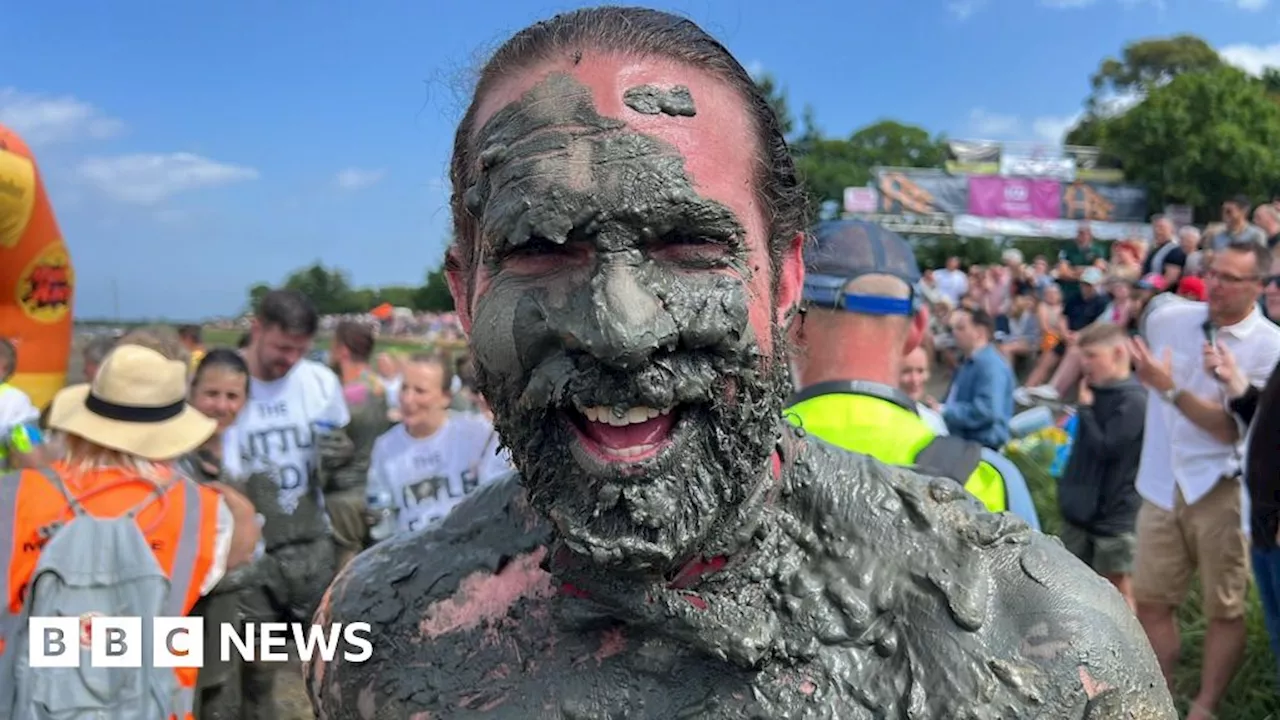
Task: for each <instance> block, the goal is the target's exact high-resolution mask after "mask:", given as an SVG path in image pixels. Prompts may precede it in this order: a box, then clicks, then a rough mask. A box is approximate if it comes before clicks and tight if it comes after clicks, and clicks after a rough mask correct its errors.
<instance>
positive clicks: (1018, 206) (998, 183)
mask: <svg viewBox="0 0 1280 720" xmlns="http://www.w3.org/2000/svg"><path fill="white" fill-rule="evenodd" d="M969 214H970V215H976V216H978V217H988V218H1013V219H1017V220H1028V219H1038V220H1057V219H1058V218H1061V217H1062V183H1060V182H1058V181H1057V180H1032V179H1030V178H1010V177H1000V176H997V175H985V176H984V175H974V176H972V177H970V178H969Z"/></svg>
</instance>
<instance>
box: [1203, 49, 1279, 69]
mask: <svg viewBox="0 0 1280 720" xmlns="http://www.w3.org/2000/svg"><path fill="white" fill-rule="evenodd" d="M1218 54H1219V55H1221V56H1222V59H1223V60H1226V61H1227V62H1229V63H1231V64H1232V65H1235V66H1236V67H1238V68H1240V69H1241V70H1244V71H1245V72H1247V73H1251V74H1253V75H1261V74H1262V69H1263V68H1269V67H1271V68H1278V69H1280V43H1276V44H1274V45H1265V46H1263V45H1228V46H1226V47H1224V48H1222V49H1221V50H1219V51H1218Z"/></svg>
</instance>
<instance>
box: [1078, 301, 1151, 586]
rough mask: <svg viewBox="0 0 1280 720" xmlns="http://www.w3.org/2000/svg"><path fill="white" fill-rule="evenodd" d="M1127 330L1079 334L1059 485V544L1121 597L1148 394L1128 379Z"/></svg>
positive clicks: (1093, 329)
mask: <svg viewBox="0 0 1280 720" xmlns="http://www.w3.org/2000/svg"><path fill="white" fill-rule="evenodd" d="M1128 341H1129V335H1128V332H1127V331H1126V329H1125V328H1124V326H1121V325H1113V324H1111V323H1095V324H1093V325H1090V326H1089V327H1087V328H1085V329H1084V330H1082V331H1081V332H1080V335H1079V336H1078V346H1079V347H1080V351H1081V355H1082V359H1083V368H1084V378H1083V380H1082V381H1081V383H1080V390H1079V400H1078V409H1077V419H1078V423H1079V425H1078V430H1077V435H1076V440H1075V443H1074V445H1073V446H1072V448H1071V457H1070V459H1069V460H1068V461H1067V467H1066V469H1065V470H1064V471H1063V474H1062V479H1061V480H1060V481H1059V483H1058V506H1059V509H1060V510H1061V511H1062V518H1063V528H1062V532H1061V535H1060V536H1061V538H1062V543H1063V544H1064V545H1066V547H1067V549H1068V550H1070V551H1071V552H1072V553H1073V554H1074V555H1075V556H1076V557H1078V558H1080V559H1081V560H1083V561H1084V562H1086V563H1088V564H1089V566H1090V567H1092V568H1093V569H1094V570H1095V571H1097V573H1098V574H1099V575H1101V576H1103V577H1105V578H1106V579H1107V580H1108V581H1110V582H1111V584H1113V585H1115V587H1116V589H1117V590H1119V591H1120V593H1121V594H1122V595H1124V597H1125V599H1126V600H1127V601H1128V602H1129V605H1130V607H1133V606H1134V605H1133V591H1132V588H1131V587H1130V577H1131V575H1132V573H1133V557H1134V546H1135V539H1136V523H1137V518H1138V508H1139V506H1140V505H1141V504H1142V500H1141V497H1140V496H1139V495H1138V491H1137V489H1136V488H1135V487H1134V482H1135V480H1136V479H1137V476H1138V461H1139V459H1140V457H1141V455H1142V436H1143V430H1144V427H1145V420H1146V412H1147V392H1146V390H1145V389H1144V388H1143V387H1142V385H1141V384H1140V383H1139V382H1138V381H1137V380H1136V379H1135V378H1134V377H1133V376H1132V374H1131V371H1130V357H1129V349H1128Z"/></svg>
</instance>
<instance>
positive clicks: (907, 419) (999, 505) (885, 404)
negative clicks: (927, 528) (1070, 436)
mask: <svg viewBox="0 0 1280 720" xmlns="http://www.w3.org/2000/svg"><path fill="white" fill-rule="evenodd" d="M786 414H787V418H788V419H789V420H790V421H791V422H792V424H793V425H795V426H797V427H800V428H802V429H804V431H805V432H807V433H809V434H812V435H814V436H815V437H818V438H821V439H823V440H825V441H827V442H829V443H831V444H832V445H837V446H839V447H842V448H844V449H846V450H850V451H852V452H856V453H862V454H863V455H870V456H871V457H874V458H875V459H877V460H879V461H880V462H882V463H885V464H886V465H896V466H899V467H912V468H917V469H919V470H920V471H922V472H924V473H926V474H930V475H935V476H939V477H949V478H951V479H953V480H955V481H956V482H958V483H961V484H962V485H964V489H965V490H968V491H969V493H970V494H972V495H973V496H974V497H976V498H977V499H978V500H979V501H981V502H982V504H983V505H986V506H987V509H988V510H990V511H991V512H996V513H999V512H1004V511H1005V510H1008V509H1009V501H1008V496H1007V494H1006V492H1005V486H1004V477H1003V476H1002V475H1001V474H1000V471H999V470H997V469H996V468H995V467H993V466H992V465H990V464H989V463H987V462H985V461H983V460H982V459H981V455H982V447H981V446H980V445H979V444H978V443H975V442H970V441H968V440H963V439H961V438H956V437H949V436H945V435H938V434H936V433H935V432H934V431H933V428H931V427H929V425H928V424H927V423H926V422H925V421H924V419H922V418H921V417H920V415H919V412H918V411H917V410H916V404H915V401H913V400H911V398H909V397H907V396H906V394H904V393H902V392H901V391H899V390H897V389H896V388H891V387H888V386H885V385H881V384H879V383H871V382H864V381H850V382H843V381H836V382H825V383H818V384H817V385H814V386H812V387H809V388H806V389H805V390H803V391H801V392H800V393H799V394H798V395H796V397H795V398H793V400H792V402H791V405H790V407H789V408H788V409H787V411H786Z"/></svg>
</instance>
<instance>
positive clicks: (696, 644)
mask: <svg viewBox="0 0 1280 720" xmlns="http://www.w3.org/2000/svg"><path fill="white" fill-rule="evenodd" d="M780 453H781V456H782V462H783V470H782V477H781V481H780V486H779V487H778V493H777V494H776V495H775V496H774V497H773V498H772V501H771V502H770V503H768V504H766V507H765V509H764V511H763V513H762V515H763V517H762V519H761V520H760V522H759V523H758V524H757V525H756V526H755V527H754V530H753V531H752V532H751V533H750V536H749V538H748V539H747V542H746V543H745V545H744V546H743V547H742V550H741V551H740V552H738V553H737V554H735V555H733V556H731V557H729V558H726V559H725V562H724V563H723V565H718V564H715V563H711V564H712V565H713V567H711V568H710V570H709V571H708V569H707V568H706V567H693V566H701V565H704V564H703V563H694V564H692V565H691V566H690V567H686V568H685V570H684V571H682V572H680V573H676V575H675V576H674V577H672V578H670V579H664V580H654V579H653V578H651V577H642V576H637V575H635V574H631V573H621V572H613V571H608V570H605V569H603V568H602V566H601V565H599V564H597V563H596V562H595V561H594V560H593V559H592V558H591V557H590V556H583V555H581V554H578V553H575V552H573V551H572V550H571V549H570V548H568V547H567V546H566V544H565V543H564V542H563V538H562V537H561V535H560V534H559V533H558V532H557V531H556V530H555V529H554V528H552V527H551V526H549V525H548V524H546V523H545V522H544V521H543V520H542V519H541V517H540V516H539V514H538V513H536V512H534V511H533V510H532V508H531V507H530V505H529V503H528V500H527V491H525V490H524V489H523V488H521V486H520V483H519V479H518V478H511V479H510V480H509V481H507V482H503V483H501V484H500V485H496V486H492V487H491V488H490V489H487V490H485V491H483V492H482V493H481V494H480V495H478V496H476V497H475V498H473V499H471V500H468V501H466V502H464V503H463V504H462V505H460V506H459V507H458V509H457V510H456V511H455V513H454V515H451V516H450V518H449V521H448V523H447V526H446V527H443V528H441V529H440V530H438V531H436V532H433V533H428V534H421V535H417V536H412V537H407V538H404V539H403V540H397V541H395V542H393V543H391V544H389V545H387V546H385V547H382V548H378V549H375V550H374V551H372V552H370V553H366V554H365V555H364V556H361V557H360V558H358V559H357V560H356V562H355V564H354V565H353V566H352V569H351V570H350V575H349V577H348V578H346V579H345V581H339V583H338V584H337V585H335V592H334V594H333V597H332V599H331V601H330V602H329V603H327V606H326V607H327V610H326V612H327V613H328V618H327V619H329V620H331V621H334V622H347V621H354V620H356V619H358V618H364V619H366V620H368V619H373V620H374V632H375V637H374V638H373V641H374V647H375V648H378V650H375V655H374V657H373V658H372V659H371V660H370V661H369V662H368V663H365V664H362V665H340V663H339V666H338V667H330V668H329V669H328V670H327V671H326V672H325V674H324V676H323V678H316V677H315V676H313V677H312V683H313V684H312V686H311V688H310V690H311V693H312V696H313V697H314V698H318V699H319V701H320V703H321V704H322V709H323V710H324V712H323V713H322V717H328V718H347V717H352V718H404V717H411V716H413V714H414V713H418V712H425V713H428V715H426V716H427V717H451V718H470V717H488V718H495V717H497V718H543V717H547V718H551V717H561V718H564V717H569V718H584V719H585V718H597V717H634V718H664V719H665V718H674V717H698V718H711V719H719V718H724V719H726V720H727V719H728V718H744V717H752V718H794V719H797V720H801V719H804V720H836V719H837V718H839V719H842V720H844V719H852V720H872V718H882V717H913V718H929V719H935V718H936V719H940V720H941V719H944V718H945V719H948V720H950V719H952V718H966V719H972V720H988V719H990V720H1003V719H1004V718H1009V719H1010V720H1014V719H1017V720H1021V719H1022V718H1041V719H1043V720H1119V719H1124V720H1173V719H1174V718H1176V717H1177V716H1176V714H1175V712H1174V709H1173V704H1172V699H1171V698H1170V697H1169V693H1168V691H1167V690H1166V689H1165V687H1164V683H1163V680H1162V679H1161V676H1160V672H1159V668H1158V666H1157V664H1156V662H1155V658H1154V655H1153V654H1152V652H1151V650H1150V646H1149V645H1148V644H1147V643H1146V641H1145V638H1144V637H1143V635H1142V630H1141V628H1140V627H1139V626H1138V625H1137V622H1136V621H1135V620H1134V619H1133V617H1132V614H1131V613H1129V611H1128V609H1127V607H1125V605H1124V603H1123V601H1122V600H1121V599H1120V598H1119V596H1118V595H1116V594H1115V593H1113V592H1109V591H1108V590H1107V587H1109V586H1107V585H1106V583H1105V581H1099V580H1098V579H1097V578H1096V576H1094V575H1093V574H1092V572H1091V571H1090V570H1089V569H1088V568H1087V567H1085V566H1084V565H1083V564H1081V563H1079V562H1078V561H1074V559H1073V558H1072V557H1071V556H1070V555H1069V553H1067V552H1066V551H1065V549H1063V548H1062V547H1061V546H1060V545H1059V544H1057V543H1056V542H1055V541H1053V540H1051V539H1048V538H1046V537H1044V536H1042V535H1039V534H1037V533H1033V532H1031V531H1030V530H1028V529H1027V528H1026V526H1025V525H1024V524H1022V523H1021V522H1020V521H1018V520H1016V519H1014V518H1012V517H1009V516H995V515H991V514H989V513H986V512H985V510H983V509H982V507H981V506H980V504H979V503H978V502H977V501H976V500H974V499H973V498H971V497H969V496H968V495H966V494H965V493H964V492H963V491H961V490H960V488H959V487H958V486H957V485H955V483H953V482H951V481H948V480H943V479H931V478H922V477H919V476H916V475H913V474H911V473H907V472H903V471H899V470H893V469H889V468H886V467H884V466H882V465H879V464H878V463H875V462H873V461H870V460H868V459H865V458H861V457H859V456H855V455H852V454H849V453H846V452H843V451H841V450H838V449H835V448H832V447H831V446H828V445H825V444H823V443H821V442H820V441H816V440H812V439H809V438H800V437H798V435H797V434H795V433H794V432H792V431H790V430H788V431H787V432H786V433H785V434H784V438H783V440H782V442H781V445H780ZM543 547H545V548H546V552H545V553H542V551H541V548H543ZM531 554H535V555H540V556H544V557H545V558H546V559H545V560H544V562H543V564H542V569H541V573H543V574H541V575H539V576H538V577H531V574H530V573H529V571H528V570H527V569H525V568H523V567H522V565H521V562H522V561H521V558H524V557H527V556H529V555H531ZM1026 567H1030V568H1033V570H1031V572H1032V573H1034V575H1035V577H1032V576H1030V575H1029V574H1028V570H1026V569H1024V568H1026ZM1044 567H1053V568H1056V570H1055V571H1054V572H1052V573H1042V572H1041V569H1042V568H1044ZM521 577H523V578H525V580H524V584H523V587H525V588H526V591H525V592H524V593H523V595H521V596H518V597H516V596H513V595H512V594H511V593H509V592H508V593H506V594H505V597H506V598H507V599H508V600H509V602H504V603H502V606H501V607H499V606H495V605H494V604H493V603H488V602H486V600H485V598H483V597H478V596H477V597H470V596H469V592H470V591H469V588H471V587H478V586H480V585H481V584H483V583H489V584H493V583H497V584H502V585H504V586H506V587H510V585H511V584H512V583H513V582H515V580H516V579H518V578H521ZM489 578H492V580H490V579H489ZM548 588H554V589H555V592H554V594H548V592H547V589H548ZM512 598H514V599H512ZM468 606H469V607H471V608H472V610H471V611H470V616H472V617H476V618H479V622H477V623H475V624H474V625H472V626H470V627H469V628H468V629H466V630H464V631H454V632H447V633H445V634H442V635H436V636H428V629H432V628H439V627H440V626H441V625H442V623H441V622H440V618H441V617H442V613H443V612H446V611H447V612H448V613H453V614H455V616H456V614H457V613H459V612H461V611H462V608H464V607H468ZM424 628H425V629H424ZM477 688H483V691H477Z"/></svg>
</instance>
